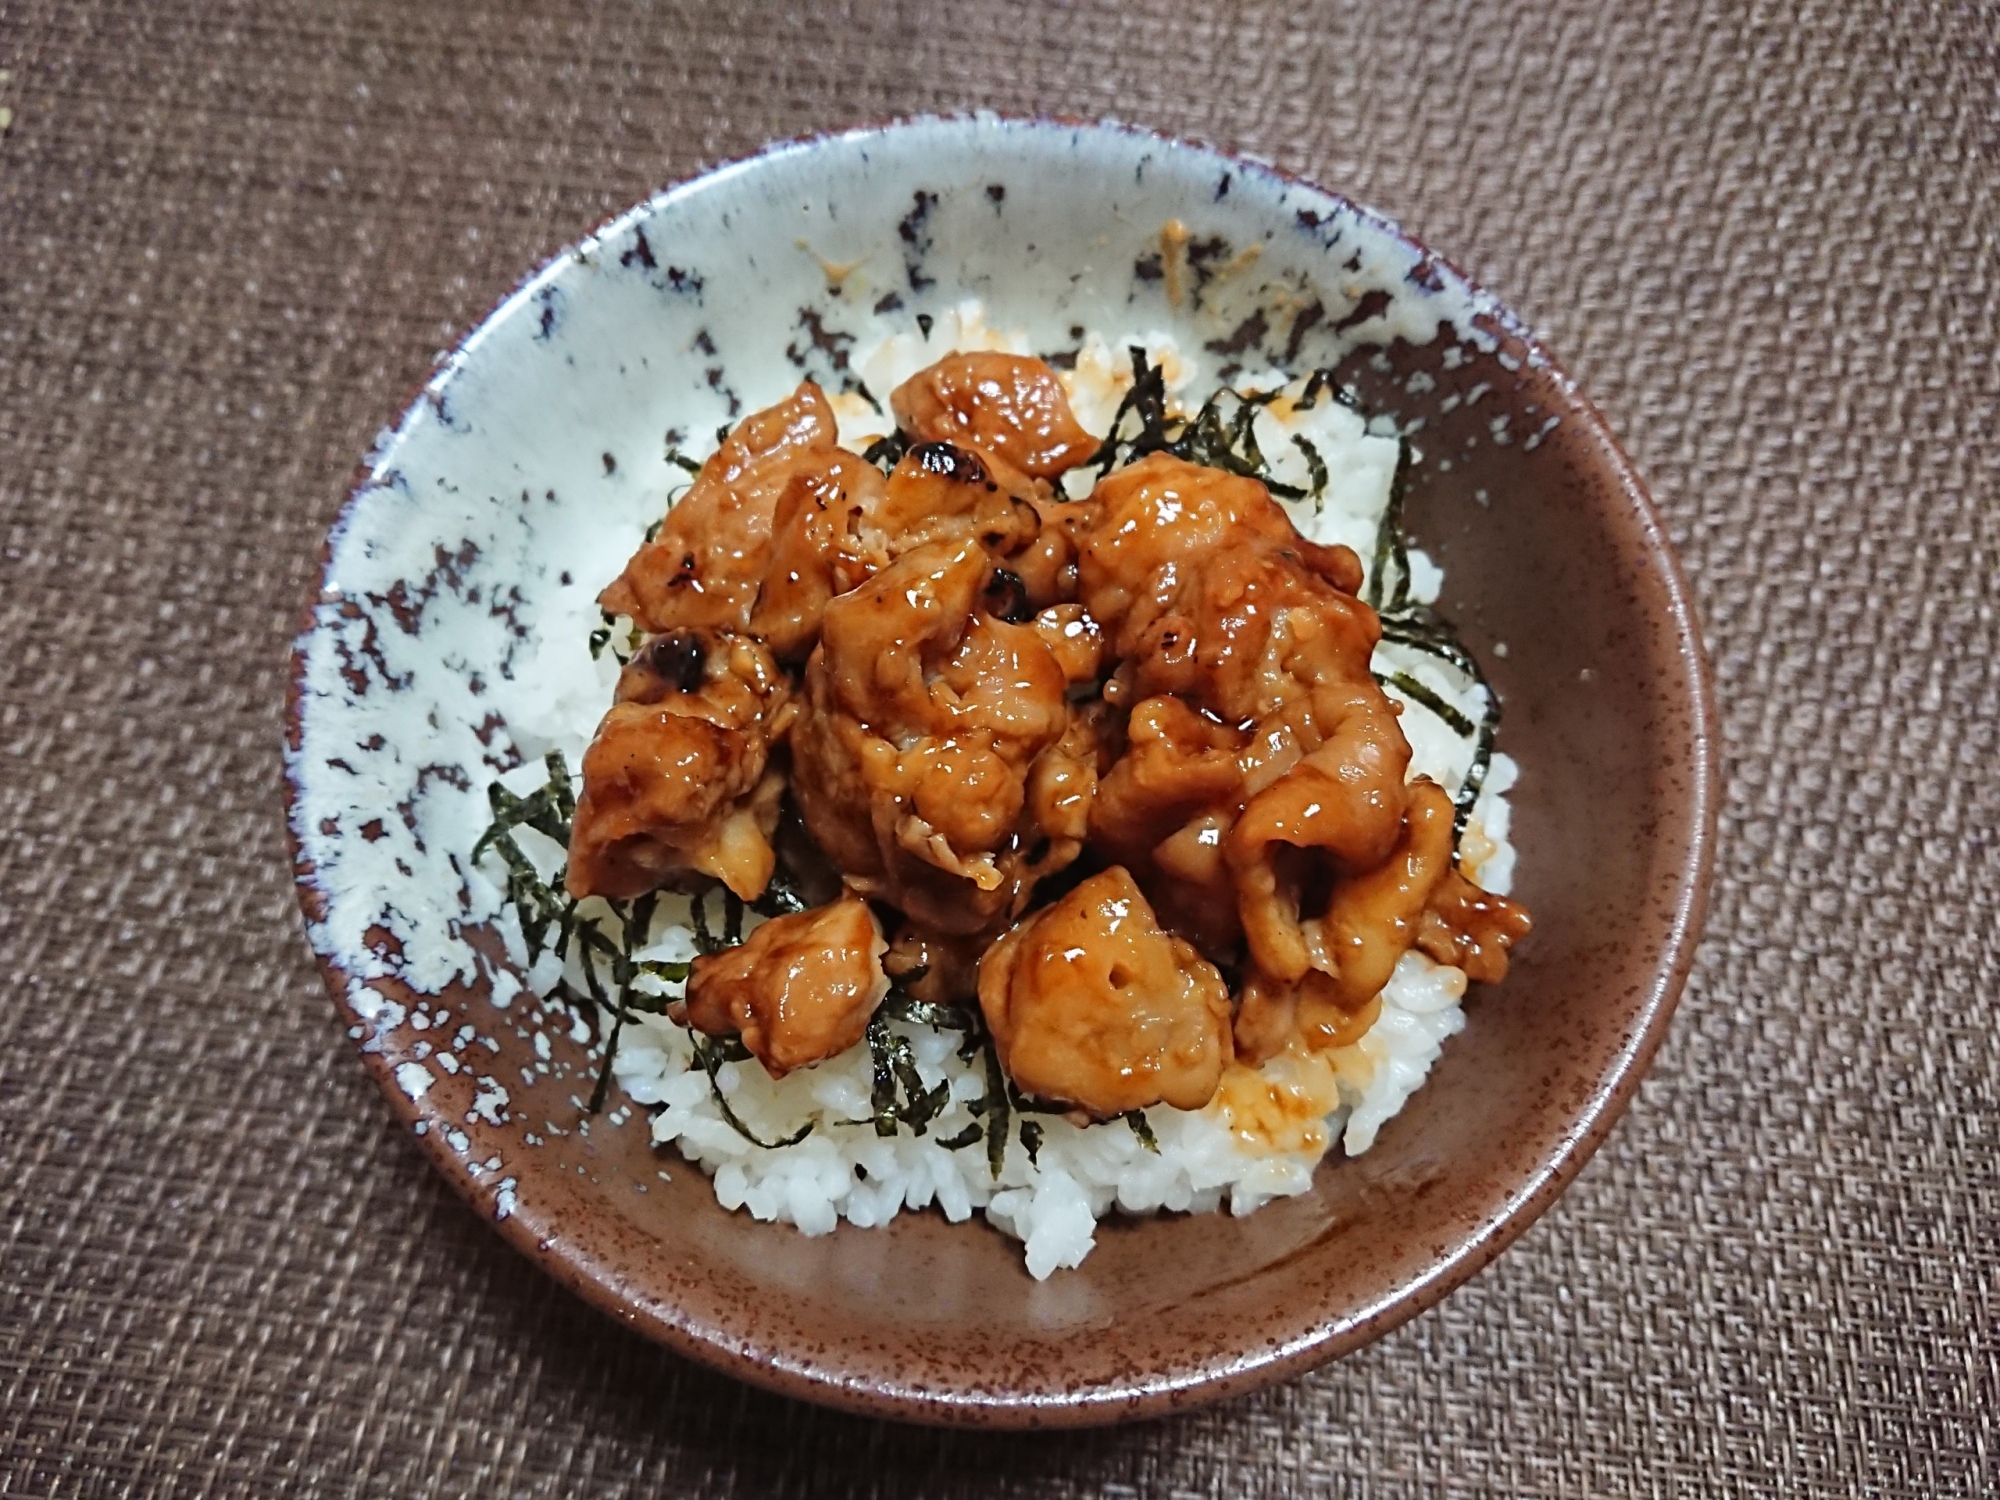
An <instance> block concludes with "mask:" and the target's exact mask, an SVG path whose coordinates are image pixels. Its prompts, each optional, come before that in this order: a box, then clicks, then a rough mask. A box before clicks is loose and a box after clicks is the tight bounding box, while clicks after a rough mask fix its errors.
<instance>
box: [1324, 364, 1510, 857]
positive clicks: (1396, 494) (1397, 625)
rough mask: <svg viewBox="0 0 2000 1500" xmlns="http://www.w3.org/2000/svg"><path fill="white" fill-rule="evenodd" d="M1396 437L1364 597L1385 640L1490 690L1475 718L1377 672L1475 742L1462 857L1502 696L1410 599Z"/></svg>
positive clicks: (1458, 813)
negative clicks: (1392, 468)
mask: <svg viewBox="0 0 2000 1500" xmlns="http://www.w3.org/2000/svg"><path fill="white" fill-rule="evenodd" d="M1308 390H1310V385H1309V386H1308ZM1398 442H1399V445H1400V446H1399V447H1398V450H1397V453H1396V476H1395V478H1394V479H1393V480H1391V481H1390V485H1389V504H1388V507H1387V508H1386V509H1385V510H1384V511H1383V513H1382V524H1381V528H1380V530H1378V531H1377V532H1376V535H1375V562H1374V566H1373V568H1372V569H1370V572H1369V578H1368V587H1367V589H1366V590H1365V592H1364V594H1363V597H1364V599H1365V600H1366V601H1367V602H1368V603H1369V604H1371V605H1373V606H1374V607H1375V610H1376V612H1377V614H1378V615H1379V616H1380V617H1381V621H1382V639H1383V640H1384V641H1386V642H1388V643H1390V644H1392V645H1397V646H1407V647H1409V648H1410V649H1411V650H1413V651H1421V652H1423V653H1424V654H1426V655H1427V656H1431V657H1434V658H1436V659H1437V660H1439V661H1442V662H1444V663H1446V664H1447V665H1449V666H1451V667H1452V668H1453V669H1455V670H1456V671H1458V672H1460V673H1462V674H1463V675H1464V676H1466V677H1467V678H1469V679H1470V680H1471V681H1472V682H1473V683H1474V684H1475V685H1477V686H1478V688H1479V689H1480V691H1481V692H1482V694H1484V696H1485V699H1486V710H1485V712H1484V713H1483V714H1482V715H1481V716H1480V720H1479V722H1478V723H1476V724H1475V723H1474V722H1473V721H1472V720H1471V719H1469V718H1467V717H1466V716H1465V714H1464V713H1462V712H1460V711H1459V710H1458V709H1457V708H1454V707H1453V706H1452V705H1451V704H1449V703H1447V702H1445V700H1444V699H1442V698H1440V697H1439V696H1438V695H1437V694H1436V693H1434V692H1432V691H1431V690H1430V689H1429V688H1428V687H1425V686H1424V684H1423V683H1421V682H1419V681H1417V680H1416V679H1415V678H1414V677H1412V676H1410V674H1409V673H1407V672H1391V673H1389V674H1388V675H1387V676H1381V677H1378V680H1379V681H1382V682H1385V683H1391V684H1393V685H1394V686H1395V687H1397V688H1398V689H1400V690H1401V691H1402V692H1403V693H1404V694H1406V695H1407V696H1408V697H1409V698H1411V699H1412V700H1413V701H1415V702H1417V703H1421V704H1422V705H1423V706H1424V707H1425V708H1427V709H1429V710H1430V711H1431V712H1432V713H1434V714H1436V715H1437V716H1438V717H1439V718H1440V719H1442V720H1444V722H1445V723H1446V724H1448V725H1449V726H1451V728H1452V730H1453V731H1454V732H1455V733H1457V734H1459V735H1462V736H1464V737H1465V738H1467V739H1469V740H1471V741H1472V764H1471V765H1470V766H1469V767H1467V769H1466V773H1465V777H1464V779H1463V780H1462V781H1461V782H1460V783H1459V788H1458V795H1457V796H1456V797H1454V798H1452V859H1453V860H1454V861H1456V860H1457V859H1458V857H1459V842H1460V840H1461V839H1463V837H1464V835H1465V825H1466V821H1467V819H1469V818H1470V817H1471V816H1472V809H1473V807H1474V805H1475V804H1477V803H1478V801H1479V793H1480V789H1481V788H1482V787H1484V786H1485V785H1486V773H1487V771H1488V770H1489V769H1490V768H1491V766H1492V764H1493V743H1494V739H1495V736H1496V735H1497V734H1498V732H1499V728H1500V695H1499V694H1498V693H1496V692H1494V691H1493V685H1492V684H1491V683H1490V682H1488V681H1487V680H1486V674H1485V672H1483V671H1482V670H1480V666H1479V660H1478V658H1477V657H1475V656H1474V655H1473V654H1472V653H1471V652H1470V651H1468V650H1466V649H1465V646H1464V644H1463V643H1462V642H1461V641H1460V640H1459V639H1458V632H1457V631H1456V629H1454V628H1453V626H1452V624H1451V622H1450V621H1449V620H1446V619H1445V618H1444V617H1443V616H1442V615H1440V614H1438V613H1437V611H1436V610H1434V609H1432V608H1430V606H1428V605H1425V604H1420V603H1418V602H1417V601H1416V600H1415V599H1414V598H1412V597H1411V594H1410V585H1411V578H1410V550H1409V541H1408V539H1407V538H1406V537H1405V536H1404V534H1403V507H1404V503H1405V502H1406V501H1407V500H1408V498H1409V493H1410V470H1411V466H1412V464H1413V462H1414V457H1413V454H1412V452H1411V448H1410V440H1409V439H1408V438H1400V439H1399V440H1398Z"/></svg>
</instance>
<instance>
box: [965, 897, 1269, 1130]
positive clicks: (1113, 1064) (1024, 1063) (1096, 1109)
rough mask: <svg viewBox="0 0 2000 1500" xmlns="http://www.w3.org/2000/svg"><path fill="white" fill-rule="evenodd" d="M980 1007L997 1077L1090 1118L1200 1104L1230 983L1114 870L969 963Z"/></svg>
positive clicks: (1226, 1040)
mask: <svg viewBox="0 0 2000 1500" xmlns="http://www.w3.org/2000/svg"><path fill="white" fill-rule="evenodd" d="M979 1006H980V1009H981V1010H982V1011H983V1012H984V1013H985V1016H986V1024H987V1026H988V1028H989V1029H990V1030H991V1031H992V1033H993V1041H994V1045H995V1046H996V1047H997V1048H998V1049H999V1053H1000V1062H1001V1066H1003V1067H1004V1068H1005V1069H1006V1070H1007V1076H1008V1077H1010V1078H1012V1079H1013V1080H1014V1082H1015V1083H1016V1084H1017V1085H1019V1086H1020V1087H1021V1088H1022V1089H1024V1090H1025V1091H1027V1092H1028V1093H1031V1094H1036V1095H1039V1096H1041V1097H1043V1098H1048V1099H1058V1100H1061V1101H1063V1102H1064V1103H1068V1104H1074V1105H1076V1106H1077V1107H1078V1108H1080V1109H1083V1110H1087V1111H1088V1112H1089V1113H1091V1114H1093V1115H1096V1116H1097V1117H1098V1118H1100V1119H1103V1118H1108V1117H1109V1116H1112V1115H1118V1114H1123V1113H1124V1112H1125V1111H1127V1110H1132V1109H1144V1108H1146V1107H1147V1106H1148V1105H1152V1104H1161V1103H1165V1104H1171V1105H1173V1106H1174V1107H1175V1108H1177V1109H1200V1108H1201V1107H1202V1106H1203V1105H1204V1104H1206V1103H1208V1101H1209V1100H1210V1099H1211V1098H1213V1097H1214V1096H1215V1090H1216V1085H1217V1084H1218V1083H1220V1082H1221V1080H1222V1070H1223V1069H1224V1068H1225V1067H1227V1066H1228V1065H1229V1060H1230V1056H1231V1043H1230V1032H1229V987H1228V986H1227V985H1226V984H1224V983H1223V980H1222V975H1221V974H1219V973H1218V972H1216V969H1215V966H1214V965H1213V964H1211V963H1209V962H1208V960H1206V959H1205V958H1203V957H1202V956H1201V955H1200V954H1199V953H1197V952H1196V951H1195V948H1194V945H1193V944H1192V943H1190V942H1188V941H1187V939H1185V938H1182V937H1177V936H1175V935H1174V934H1172V933H1168V932H1165V931H1163V930H1161V927H1160V924H1159V922H1158V921H1157V920H1156V919H1155V917H1154V915H1153V909H1152V907H1151V906H1149V905H1147V903H1146V898H1145V896H1144V895H1143V894H1141V892H1140V890H1139V887H1138V884H1137V883H1136V882H1135V881H1134V880H1133V879H1132V877H1131V875H1129V874H1128V873H1127V872H1126V871H1125V870H1124V869H1123V868H1122V867H1119V866H1113V867H1112V868H1111V869H1109V870H1106V871H1104V872H1103V873H1101V874H1098V875H1093V876H1091V877H1090V879H1088V880H1086V881H1084V882H1083V883H1082V884H1081V885H1079V886H1077V888H1076V889H1075V890H1073V891H1071V892H1070V893H1069V894H1068V895H1067V896H1064V897H1063V898H1062V899H1061V900H1060V901H1057V902H1054V903H1053V904H1051V905H1049V906H1046V907H1044V908H1043V909H1042V910H1041V911H1039V912H1036V913H1035V914H1034V915H1033V916H1032V917H1029V918H1028V919H1027V920H1026V921H1024V922H1022V923H1021V924H1020V925H1019V926H1017V927H1015V928H1014V929H1013V930H1012V931H1011V932H1009V933H1008V934H1007V935H1006V936H1005V937H1003V938H1001V939H1000V941H999V942H998V943H996V944H994V946H993V947H992V948H991V949H989V950H988V952H987V954H986V957H985V958H984V960H982V961H981V963H980V966H979Z"/></svg>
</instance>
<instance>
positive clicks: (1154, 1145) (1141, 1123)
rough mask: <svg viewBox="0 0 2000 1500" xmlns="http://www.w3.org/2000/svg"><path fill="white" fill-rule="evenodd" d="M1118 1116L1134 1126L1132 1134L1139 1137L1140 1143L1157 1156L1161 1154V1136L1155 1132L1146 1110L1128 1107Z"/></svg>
mask: <svg viewBox="0 0 2000 1500" xmlns="http://www.w3.org/2000/svg"><path fill="white" fill-rule="evenodd" d="M1118 1118H1119V1119H1121V1120H1123V1121H1124V1122H1125V1123H1126V1124H1127V1125H1129V1126H1131V1127H1132V1134H1134V1135H1136V1136H1137V1137H1139V1144H1140V1145H1142V1146H1144V1147H1145V1148H1146V1149H1147V1150H1148V1151H1150V1152H1152V1153H1153V1155H1155V1156H1158V1155H1159V1154H1160V1141H1159V1137H1158V1136H1156V1135H1154V1134H1153V1126H1152V1122H1151V1121H1149V1120H1148V1119H1147V1118H1146V1112H1145V1111H1144V1110H1143V1109H1128V1110H1126V1111H1125V1113H1124V1114H1122V1115H1120V1116H1119V1117H1118Z"/></svg>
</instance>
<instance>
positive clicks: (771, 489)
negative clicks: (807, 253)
mask: <svg viewBox="0 0 2000 1500" xmlns="http://www.w3.org/2000/svg"><path fill="white" fill-rule="evenodd" d="M835 436H836V427H835V424H834V416H833V408H832V407H831V406H830V405H828V404H827V399H826V395H825V393H824V392H822V391H821V390H820V388H819V387H818V386H816V385H814V384H813V383H812V382H811V381H806V382H804V383H803V384H801V385H800V386H799V388H798V389H797V390H796V391H794V392H793V393H792V394H791V395H790V396H789V397H787V398H786V399H785V400H783V401H780V402H779V403H778V404H777V405H776V406H772V407H767V408H766V409H765V410H763V411H760V412H756V413H754V414H753V415H751V416H748V417H746V418H744V419H743V421H742V422H740V423H738V424H737V427H736V430H735V431H734V432H732V433H730V434H729V436H728V437H727V438H726V439H724V440H723V444H722V446H721V447H720V448H718V449H717V450H716V451H715V453H714V455H713V456H711V457H710V458H709V460H708V462H707V463H705V464H703V465H702V466H701V473H700V475H698V476H697V477H696V479H695V482H694V484H693V486H692V487H691V488H690V489H689V490H688V492H687V493H686V494H685V495H683V496H681V498H680V500H679V502H678V503H677V504H676V505H675V506H674V508H673V509H672V510H670V511H669V512H668V513H667V518H666V520H665V521H664V522H662V523H661V526H660V530H659V534H658V535H657V536H655V537H654V538H653V540H652V541H650V542H647V543H646V544H645V545H644V546H642V547H640V549H639V550H638V551H637V552H635V553H634V554H633V555H632V560H631V561H630V562H628V563H627V564H626V565H625V571H624V572H623V573H621V574H620V575H619V576H618V577H617V578H616V579H614V580H613V581H612V583H611V586H610V587H609V588H607V589H605V591H604V592H603V593H602V594H601V595H599V596H598V603H599V605H600V606H601V607H602V608H603V609H604V611H605V613H607V614H612V615H629V616H631V617H632V619H634V620H635V621H637V622H638V624H639V627H640V629H642V630H645V631H648V632H652V633H658V632H662V631H668V630H674V629H677V628H680V627H683V626H711V627H718V628H722V629H728V630H736V631H745V630H748V629H749V626H750V612H751V610H752V608H753V607H754V606H755V604H756V602H757V594H758V591H759V589H761V588H762V586H763V583H764V577H765V574H766V573H767V572H768V571H769V570H770V561H771V528H772V522H773V518H774V516H775V514H776V512H777V508H778V501H779V499H780V497H781V496H782V495H783V494H784V492H785V488H786V486H787V485H789V484H790V483H791V481H792V478H793V476H795V475H797V474H800V473H802V472H819V473H824V474H826V475H829V476H831V478H830V480H829V481H828V482H832V483H838V482H839V481H840V480H842V479H847V480H852V479H853V478H854V476H855V475H857V474H858V472H859V471H860V470H862V469H869V468H872V466H871V465H868V464H866V463H864V462H863V461H862V460H861V459H860V458H858V457H856V456H855V455H854V454H851V453H847V452H844V451H842V450H841V449H840V448H838V447H837V446H836V445H835Z"/></svg>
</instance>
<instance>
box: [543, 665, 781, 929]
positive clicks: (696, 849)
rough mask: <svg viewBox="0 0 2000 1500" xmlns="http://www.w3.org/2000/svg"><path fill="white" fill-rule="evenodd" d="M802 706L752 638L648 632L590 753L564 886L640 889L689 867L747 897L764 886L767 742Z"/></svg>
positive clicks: (768, 866) (579, 891)
mask: <svg viewBox="0 0 2000 1500" xmlns="http://www.w3.org/2000/svg"><path fill="white" fill-rule="evenodd" d="M796 713H797V704H796V702H795V701H794V699H793V696H792V686H791V680H790V679H789V678H788V677H786V676H785V674H784V673H783V671H781V670H780V669H779V667H778V664H777V662H776V661H775V660H774V659H773V658H772V656H771V653H770V652H769V651H767V650H766V649H765V648H764V647H763V646H762V645H761V644H760V643H758V642H756V641H754V640H751V639H749V638H748V637H746V636H739V635H732V634H730V633H728V632H726V631H714V630H682V631H676V632H674V633H672V634H669V635H660V636H654V637H653V638H652V639H651V640H649V641H648V642H646V644H645V645H643V646H642V647H640V649H639V651H638V652H637V653H636V654H635V655H634V656H633V658H632V660H631V661H630V662H629V663H627V665H626V667H625V670H624V671H623V672H622V673H621V674H620V675H619V679H618V692H617V701H615V702H614V703H613V704H612V706H611V711H610V712H609V713H607V714H605V716H604V719H603V721H602V722H601V723H599V725H598V726H597V734H596V737H595V738H594V739H592V741H591V742H590V748H589V749H588V750H586V751H585V752H584V756H583V793H582V795H581V796H580V797H579V798H578V799H577V804H576V816H575V818H574V819H573V820H572V823H571V830H570V841H569V867H568V871H567V873H566V875H565V877H564V883H565V884H566V885H567V887H568V889H569V893H570V894H571V895H572V896H576V897H579V898H581V897H584V896H608V897H612V898H614V899H618V898H624V897H629V896H637V895H641V894H643V893H644V892H646V891H649V890H651V889H653V888H654V887H655V886H657V885H659V884H660V882H661V881H662V880H664V879H666V878H667V877H668V876H669V875H671V874H673V873H674V872H676V871H679V870H693V871H697V872H699V873H701V874H704V875H712V876H714V877H715V878H716V879H718V880H720V881H721V882H722V883H723V884H724V885H726V886H728V887H729V888H730V889H731V890H732V891H734V892H735V893H736V894H737V895H739V896H741V897H743V898H744V899H745V900H749V899H751V898H753V897H755V896H757V895H759V894H761V893H762V891H763V889H764V887H765V885H766V884H768V883H769V881H770V879H771V871H772V869H773V867H774V865H775V863H776V856H775V855H774V854H773V853H772V850H771V833H772V830H773V829H774V828H775V827H776V826H777V819H778V803H779V799H780V798H781V797H782V796H783V794H784V782H783V779H782V778H781V777H780V776H779V775H778V773H777V772H775V771H774V770H772V769H771V767H770V759H771V749H772V746H773V745H774V744H776V743H777V742H778V741H779V740H781V739H782V738H783V737H784V735H785V733H786V731H787V730H788V729H789V727H790V725H791V722H792V719H793V717H794V716H795V715H796Z"/></svg>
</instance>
